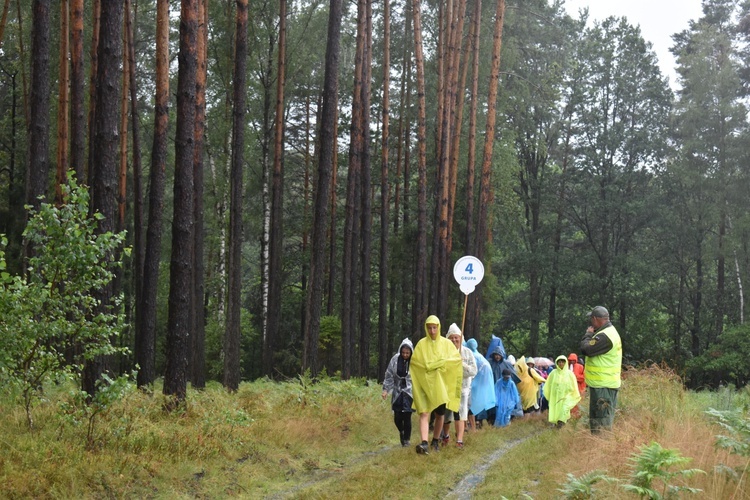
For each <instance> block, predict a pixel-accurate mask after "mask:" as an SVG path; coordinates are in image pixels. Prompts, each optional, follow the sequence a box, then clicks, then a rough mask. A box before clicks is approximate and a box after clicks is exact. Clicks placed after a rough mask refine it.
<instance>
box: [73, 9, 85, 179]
mask: <svg viewBox="0 0 750 500" xmlns="http://www.w3.org/2000/svg"><path fill="white" fill-rule="evenodd" d="M70 30H71V31H70V35H71V36H70V168H71V169H72V170H74V171H75V173H76V180H77V181H78V182H79V183H80V182H83V180H84V176H85V169H84V167H85V164H86V163H85V162H86V120H85V117H84V113H85V111H84V106H83V100H84V89H83V84H84V74H83V0H71V3H70Z"/></svg>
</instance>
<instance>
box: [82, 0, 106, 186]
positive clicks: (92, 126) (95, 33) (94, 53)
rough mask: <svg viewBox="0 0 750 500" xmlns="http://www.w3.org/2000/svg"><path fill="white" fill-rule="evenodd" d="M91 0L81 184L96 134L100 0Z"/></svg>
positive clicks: (89, 166)
mask: <svg viewBox="0 0 750 500" xmlns="http://www.w3.org/2000/svg"><path fill="white" fill-rule="evenodd" d="M93 1H94V4H93V6H92V10H93V21H94V25H93V26H92V28H91V50H90V58H91V75H90V77H89V117H88V120H89V124H88V125H89V157H88V162H87V165H86V177H85V178H84V179H79V181H80V182H81V183H82V184H83V183H84V182H86V181H88V180H89V179H90V178H91V170H92V168H93V163H94V154H93V151H94V137H95V135H96V75H97V73H98V69H97V68H98V66H99V32H100V31H101V30H100V26H101V14H102V0H93ZM91 184H92V182H89V189H91Z"/></svg>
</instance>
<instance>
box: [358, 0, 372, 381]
mask: <svg viewBox="0 0 750 500" xmlns="http://www.w3.org/2000/svg"><path fill="white" fill-rule="evenodd" d="M364 50H365V52H364V54H363V61H364V64H363V65H362V114H361V119H362V127H361V130H362V175H361V176H360V181H361V183H362V184H361V187H360V195H361V200H362V211H361V214H360V215H361V218H362V219H361V223H360V227H361V228H362V230H361V241H362V244H361V246H360V259H359V261H358V265H359V267H360V269H359V278H360V283H361V286H360V293H359V300H360V313H359V320H360V328H359V376H361V377H368V376H369V371H370V335H371V333H372V323H371V322H370V316H371V309H372V308H371V302H370V296H371V295H372V293H371V290H370V287H371V286H372V274H371V269H370V267H371V262H372V193H371V184H372V181H371V178H372V161H371V155H370V94H371V89H372V84H371V80H372V78H371V77H372V0H365V44H364Z"/></svg>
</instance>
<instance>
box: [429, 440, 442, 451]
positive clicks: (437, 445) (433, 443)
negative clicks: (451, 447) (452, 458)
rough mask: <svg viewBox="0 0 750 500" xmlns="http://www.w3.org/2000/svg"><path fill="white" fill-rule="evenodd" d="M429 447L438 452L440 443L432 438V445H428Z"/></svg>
mask: <svg viewBox="0 0 750 500" xmlns="http://www.w3.org/2000/svg"><path fill="white" fill-rule="evenodd" d="M430 447H432V449H433V450H435V451H440V441H438V440H437V439H435V438H433V439H432V444H430Z"/></svg>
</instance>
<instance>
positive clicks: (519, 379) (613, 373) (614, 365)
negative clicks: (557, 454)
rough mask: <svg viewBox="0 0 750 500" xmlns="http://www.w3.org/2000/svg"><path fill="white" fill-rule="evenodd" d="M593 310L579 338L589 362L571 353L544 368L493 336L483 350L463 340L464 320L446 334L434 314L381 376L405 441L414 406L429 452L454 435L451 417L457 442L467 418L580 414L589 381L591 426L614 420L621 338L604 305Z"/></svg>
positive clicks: (479, 421)
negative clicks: (511, 351) (414, 341)
mask: <svg viewBox="0 0 750 500" xmlns="http://www.w3.org/2000/svg"><path fill="white" fill-rule="evenodd" d="M588 316H589V321H590V323H591V326H589V328H588V329H587V331H586V333H585V334H584V337H583V339H582V340H581V344H580V348H581V352H582V354H584V355H585V356H586V366H585V367H584V365H583V364H582V363H581V362H580V359H579V357H578V355H577V354H576V353H571V354H569V355H568V356H565V355H560V356H558V357H557V358H556V359H555V362H554V363H553V364H551V365H550V366H549V367H546V369H544V370H542V369H537V367H536V366H535V362H534V358H530V357H529V358H525V357H523V356H521V357H519V359H518V360H515V358H514V357H513V356H512V355H510V356H506V352H505V349H504V347H503V345H502V341H500V339H499V338H497V337H495V336H493V338H492V341H491V343H490V347H489V349H488V356H487V357H485V356H483V355H482V354H481V353H480V352H478V344H477V341H476V340H475V339H468V340H464V338H463V335H462V332H461V330H460V328H459V327H458V325H456V324H455V323H453V324H452V325H450V327H449V328H448V331H447V332H446V334H445V336H443V335H442V333H441V324H440V320H439V319H438V318H437V317H436V316H429V317H428V318H427V319H426V320H425V323H424V330H425V336H424V338H422V339H421V340H420V341H419V342H417V345H416V346H414V345H413V344H412V342H411V340H409V339H408V338H406V339H404V340H403V341H402V342H401V345H400V346H399V351H398V352H397V353H396V354H395V355H394V356H393V357H392V358H391V360H390V363H389V365H388V368H387V370H386V373H385V378H384V380H383V393H382V397H383V399H386V398H387V397H388V396H389V395H390V396H391V408H392V410H393V415H394V422H395V424H396V428H397V429H398V431H399V437H400V441H401V445H402V446H404V447H408V446H410V445H411V435H412V424H411V417H412V413H414V412H416V413H417V415H418V419H419V430H418V432H419V438H420V442H419V444H417V445H416V451H417V453H418V454H424V455H426V454H428V453H429V452H430V450H432V451H439V450H440V448H441V446H445V445H447V444H448V443H449V442H450V424H451V422H453V423H454V426H455V438H456V446H457V447H458V448H459V449H462V448H463V447H464V433H465V430H466V428H467V424H468V426H470V427H471V428H473V429H479V428H481V427H482V425H483V422H484V421H485V420H486V421H487V422H488V424H489V425H492V426H497V427H504V426H507V425H509V424H510V422H511V419H512V418H516V417H518V418H520V417H523V416H524V415H529V414H532V413H537V412H544V411H546V412H547V418H548V420H549V422H550V423H551V424H553V425H555V426H556V427H558V428H559V427H562V426H564V425H565V423H566V422H567V421H568V420H569V419H570V418H571V417H572V416H573V417H577V416H579V410H578V403H579V401H580V400H581V398H582V396H583V394H584V392H585V391H586V387H587V385H588V386H589V387H590V389H589V390H590V406H589V424H590V427H591V431H592V432H599V430H600V429H602V428H611V427H612V423H613V419H614V411H615V407H616V403H617V392H618V389H619V387H620V366H621V364H622V342H621V341H620V337H619V334H618V333H617V330H616V329H615V328H614V326H612V324H611V322H610V321H609V313H608V311H607V310H606V309H605V308H604V307H602V306H597V307H595V308H594V309H593V310H592V311H591V312H590V313H589V315H588Z"/></svg>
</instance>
